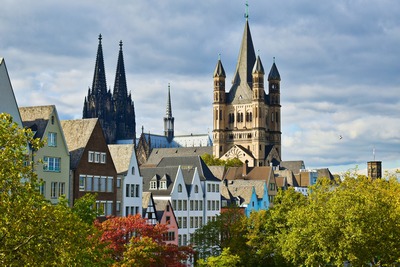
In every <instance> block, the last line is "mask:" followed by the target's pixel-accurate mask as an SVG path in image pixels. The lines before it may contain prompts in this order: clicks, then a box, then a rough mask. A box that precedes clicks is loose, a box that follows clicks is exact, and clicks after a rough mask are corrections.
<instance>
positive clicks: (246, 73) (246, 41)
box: [232, 14, 256, 88]
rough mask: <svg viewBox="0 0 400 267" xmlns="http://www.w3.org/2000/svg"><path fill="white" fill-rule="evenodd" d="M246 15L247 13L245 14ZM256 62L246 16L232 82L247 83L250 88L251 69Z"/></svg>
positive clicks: (237, 83)
mask: <svg viewBox="0 0 400 267" xmlns="http://www.w3.org/2000/svg"><path fill="white" fill-rule="evenodd" d="M247 15H248V14H247ZM255 62H256V54H255V52H254V46H253V40H252V38H251V33H250V27H249V21H248V18H246V23H245V26H244V31H243V37H242V44H241V46H240V51H239V57H238V61H237V65H236V71H235V74H234V76H233V77H234V78H233V81H232V83H233V84H236V85H243V84H244V83H247V84H248V85H249V86H250V88H251V84H252V69H253V67H254V63H255Z"/></svg>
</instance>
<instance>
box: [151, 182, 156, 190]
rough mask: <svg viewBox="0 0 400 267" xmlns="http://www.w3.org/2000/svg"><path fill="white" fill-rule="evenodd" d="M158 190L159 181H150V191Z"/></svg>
mask: <svg viewBox="0 0 400 267" xmlns="http://www.w3.org/2000/svg"><path fill="white" fill-rule="evenodd" d="M155 189H157V181H150V190H155Z"/></svg>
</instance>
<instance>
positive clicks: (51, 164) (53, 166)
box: [43, 157, 60, 172]
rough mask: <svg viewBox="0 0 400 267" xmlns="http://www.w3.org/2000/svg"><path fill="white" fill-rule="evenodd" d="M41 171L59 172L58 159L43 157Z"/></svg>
mask: <svg viewBox="0 0 400 267" xmlns="http://www.w3.org/2000/svg"><path fill="white" fill-rule="evenodd" d="M43 170H44V171H49V172H59V171H60V158H53V157H44V158H43Z"/></svg>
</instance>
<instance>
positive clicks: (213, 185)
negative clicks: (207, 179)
mask: <svg viewBox="0 0 400 267" xmlns="http://www.w3.org/2000/svg"><path fill="white" fill-rule="evenodd" d="M212 191H213V192H215V184H212Z"/></svg>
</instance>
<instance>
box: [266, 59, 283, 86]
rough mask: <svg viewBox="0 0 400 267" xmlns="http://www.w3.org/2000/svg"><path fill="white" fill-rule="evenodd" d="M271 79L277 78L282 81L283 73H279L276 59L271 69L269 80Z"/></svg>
mask: <svg viewBox="0 0 400 267" xmlns="http://www.w3.org/2000/svg"><path fill="white" fill-rule="evenodd" d="M271 80H277V81H280V80H281V75H280V74H279V71H278V68H277V67H276V64H275V61H274V63H273V64H272V67H271V70H270V71H269V74H268V81H271Z"/></svg>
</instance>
